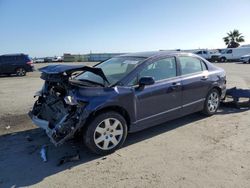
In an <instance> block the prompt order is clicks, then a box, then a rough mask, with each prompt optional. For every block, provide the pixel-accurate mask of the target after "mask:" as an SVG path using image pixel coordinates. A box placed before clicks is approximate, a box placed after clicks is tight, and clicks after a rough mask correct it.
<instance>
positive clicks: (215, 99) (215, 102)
mask: <svg viewBox="0 0 250 188" xmlns="http://www.w3.org/2000/svg"><path fill="white" fill-rule="evenodd" d="M207 106H208V110H209V112H211V113H213V112H215V111H216V110H217V108H218V107H219V95H218V93H217V92H212V93H211V94H210V95H209V97H208V101H207Z"/></svg>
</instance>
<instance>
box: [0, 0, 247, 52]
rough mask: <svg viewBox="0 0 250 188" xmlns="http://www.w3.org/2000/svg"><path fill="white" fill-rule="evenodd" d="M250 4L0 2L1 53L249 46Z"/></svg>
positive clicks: (199, 0)
mask: <svg viewBox="0 0 250 188" xmlns="http://www.w3.org/2000/svg"><path fill="white" fill-rule="evenodd" d="M249 13H250V0H88V1H87V0H86V1H85V0H0V54H6V53H26V54H29V55H30V56H32V57H43V56H54V55H63V53H72V54H85V53H90V52H92V53H103V52H117V53H121V52H137V51H153V50H160V49H161V50H163V49H165V50H168V49H197V48H224V47H225V44H224V42H223V40H222V38H223V37H224V36H225V35H226V33H227V32H228V31H230V30H233V29H239V31H240V32H241V33H242V34H243V35H244V36H245V44H250V15H249Z"/></svg>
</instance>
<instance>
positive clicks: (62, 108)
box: [29, 67, 89, 145]
mask: <svg viewBox="0 0 250 188" xmlns="http://www.w3.org/2000/svg"><path fill="white" fill-rule="evenodd" d="M52 68H53V67H52ZM88 68H89V67H88ZM47 69H48V68H47ZM47 69H45V70H46V71H43V70H40V71H41V72H42V74H41V78H42V79H43V80H45V83H44V85H43V88H42V90H41V91H39V92H37V93H36V94H35V97H38V99H37V100H36V102H35V104H34V106H33V109H32V110H31V111H30V112H29V115H30V117H31V119H32V121H33V122H34V123H35V124H36V125H37V126H39V127H41V128H43V129H45V130H46V133H47V135H48V136H49V137H50V139H51V141H52V142H53V143H54V144H55V145H58V144H61V143H63V142H64V141H65V140H67V139H68V138H71V137H72V136H73V135H74V134H75V133H76V131H77V130H79V128H80V127H82V126H83V124H84V122H85V119H86V115H85V113H86V112H85V111H84V106H85V105H86V103H85V102H82V101H77V100H76V99H75V98H74V88H75V86H73V85H72V84H70V82H69V78H70V76H71V74H72V73H73V72H74V71H72V68H71V69H70V72H67V70H66V71H65V70H64V71H63V70H62V72H56V73H55V72H52V73H51V72H48V70H47ZM57 69H58V67H57ZM77 70H79V68H77Z"/></svg>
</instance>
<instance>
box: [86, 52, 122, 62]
mask: <svg viewBox="0 0 250 188" xmlns="http://www.w3.org/2000/svg"><path fill="white" fill-rule="evenodd" d="M122 54H123V53H91V54H87V55H86V56H87V58H88V61H96V62H99V61H105V60H107V59H110V58H112V57H115V56H119V55H122Z"/></svg>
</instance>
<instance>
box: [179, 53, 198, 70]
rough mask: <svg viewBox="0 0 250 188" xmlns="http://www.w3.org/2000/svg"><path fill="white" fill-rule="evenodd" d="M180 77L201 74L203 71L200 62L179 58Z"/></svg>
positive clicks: (195, 59) (188, 58) (189, 58)
mask: <svg viewBox="0 0 250 188" xmlns="http://www.w3.org/2000/svg"><path fill="white" fill-rule="evenodd" d="M179 59H180V65H181V73H182V75H186V74H192V73H196V72H201V71H202V70H203V67H202V63H201V60H200V59H198V58H194V57H188V56H186V57H184V56H183V57H179Z"/></svg>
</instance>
